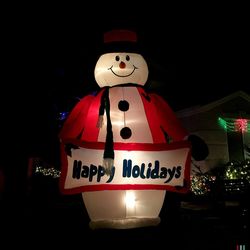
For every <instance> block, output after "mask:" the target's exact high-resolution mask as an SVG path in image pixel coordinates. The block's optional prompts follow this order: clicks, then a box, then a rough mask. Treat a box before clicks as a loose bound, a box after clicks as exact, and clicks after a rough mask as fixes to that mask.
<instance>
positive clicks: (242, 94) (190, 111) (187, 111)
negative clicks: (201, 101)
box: [176, 90, 250, 117]
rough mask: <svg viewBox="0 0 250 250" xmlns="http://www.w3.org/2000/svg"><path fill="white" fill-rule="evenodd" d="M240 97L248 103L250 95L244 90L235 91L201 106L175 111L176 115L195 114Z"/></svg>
mask: <svg viewBox="0 0 250 250" xmlns="http://www.w3.org/2000/svg"><path fill="white" fill-rule="evenodd" d="M238 97H241V98H242V99H244V100H246V101H248V102H249V103H250V96H249V95H248V94H247V93H246V92H244V91H241V90H240V91H236V92H234V93H232V94H230V95H227V96H225V97H223V98H221V99H218V100H216V101H213V102H210V103H208V104H205V105H203V106H200V105H198V106H193V107H190V108H186V109H182V110H180V111H177V112H176V116H177V117H186V116H191V115H196V114H199V113H203V112H207V111H209V110H211V109H213V108H216V107H217V106H220V105H222V104H224V103H226V102H228V101H230V100H233V99H235V98H238Z"/></svg>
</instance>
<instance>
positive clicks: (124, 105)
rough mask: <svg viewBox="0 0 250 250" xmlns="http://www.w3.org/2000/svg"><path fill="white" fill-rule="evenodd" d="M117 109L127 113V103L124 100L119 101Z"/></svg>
mask: <svg viewBox="0 0 250 250" xmlns="http://www.w3.org/2000/svg"><path fill="white" fill-rule="evenodd" d="M118 108H119V109H120V110H121V111H127V110H128V109H129V103H128V102H127V101H125V100H122V101H119V103H118Z"/></svg>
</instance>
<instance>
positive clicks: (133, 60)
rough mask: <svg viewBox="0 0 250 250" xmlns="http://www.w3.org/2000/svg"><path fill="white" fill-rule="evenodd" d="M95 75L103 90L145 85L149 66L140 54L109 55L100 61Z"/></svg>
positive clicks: (103, 56)
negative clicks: (129, 84) (122, 85)
mask: <svg viewBox="0 0 250 250" xmlns="http://www.w3.org/2000/svg"><path fill="white" fill-rule="evenodd" d="M94 75H95V80H96V82H97V83H98V85H99V86H100V87H101V88H102V87H105V86H109V87H112V86H115V85H119V84H127V83H133V84H137V85H144V84H145V83H146V81H147V79H148V66H147V63H146V61H145V59H144V58H143V57H142V55H140V54H136V53H125V52H120V53H118V52H117V53H107V54H103V55H101V56H100V58H99V59H98V61H97V63H96V66H95V71H94Z"/></svg>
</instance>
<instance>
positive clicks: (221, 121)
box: [176, 91, 250, 175]
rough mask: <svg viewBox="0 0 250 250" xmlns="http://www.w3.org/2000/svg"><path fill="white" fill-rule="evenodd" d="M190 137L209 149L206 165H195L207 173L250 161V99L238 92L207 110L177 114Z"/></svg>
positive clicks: (208, 106) (196, 109) (193, 108)
mask: <svg viewBox="0 0 250 250" xmlns="http://www.w3.org/2000/svg"><path fill="white" fill-rule="evenodd" d="M176 115H177V117H178V118H179V119H180V121H181V122H182V124H183V126H184V127H185V128H186V129H187V130H188V131H189V133H190V134H196V135H198V136H200V137H201V138H202V139H203V140H204V141H205V142H206V143H207V145H208V147H209V152H210V153H209V156H208V157H207V159H205V160H204V161H200V162H195V161H193V164H192V168H191V170H192V171H191V175H192V174H193V173H194V170H195V165H196V166H199V167H200V169H201V170H202V172H203V173H205V172H207V171H209V170H211V169H212V168H215V167H219V166H221V165H223V164H226V163H228V162H234V161H243V160H246V159H250V96H249V95H248V94H247V93H246V92H243V91H237V92H234V93H232V94H230V95H228V96H225V97H224V98H222V99H219V100H217V101H214V102H211V103H208V104H206V105H204V106H195V107H191V108H188V109H184V110H180V111H178V112H176Z"/></svg>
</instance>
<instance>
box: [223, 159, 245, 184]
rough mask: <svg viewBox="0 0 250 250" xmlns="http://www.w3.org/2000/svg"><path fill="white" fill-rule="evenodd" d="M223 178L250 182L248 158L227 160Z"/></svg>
mask: <svg viewBox="0 0 250 250" xmlns="http://www.w3.org/2000/svg"><path fill="white" fill-rule="evenodd" d="M224 178H225V179H226V180H236V179H237V180H240V179H241V180H247V182H248V183H249V184H250V160H245V161H243V162H229V163H228V164H227V165H226V170H225V176H224Z"/></svg>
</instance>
